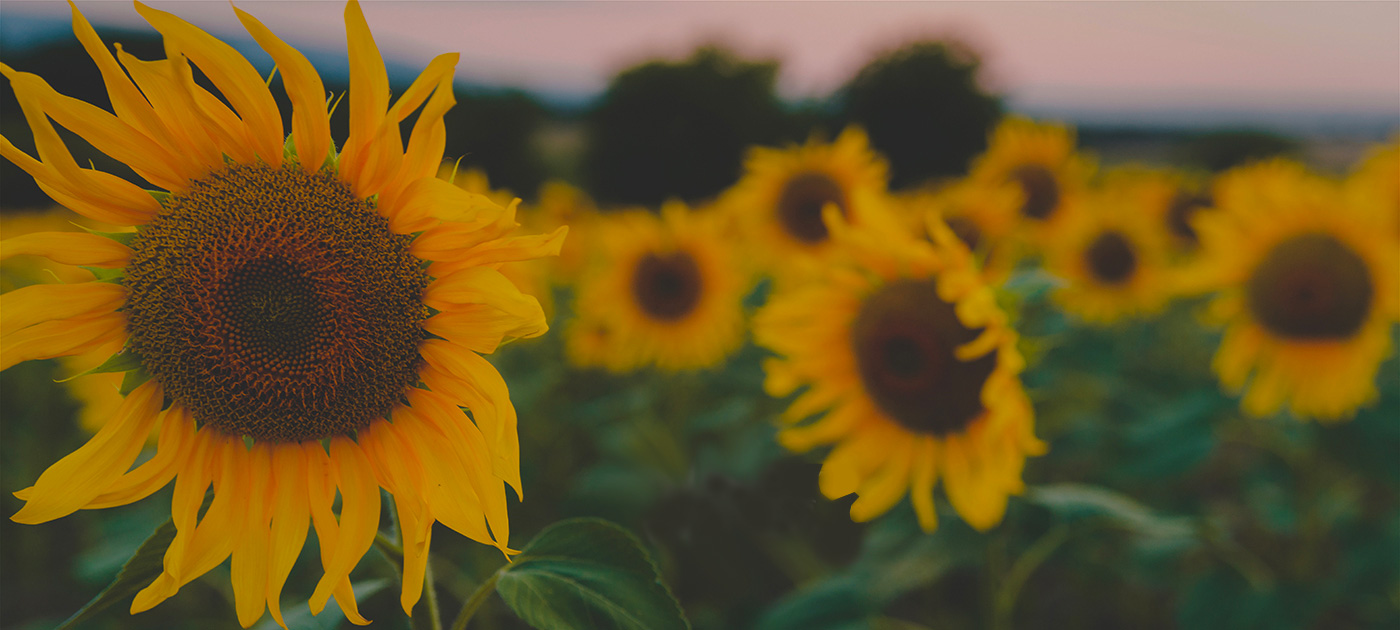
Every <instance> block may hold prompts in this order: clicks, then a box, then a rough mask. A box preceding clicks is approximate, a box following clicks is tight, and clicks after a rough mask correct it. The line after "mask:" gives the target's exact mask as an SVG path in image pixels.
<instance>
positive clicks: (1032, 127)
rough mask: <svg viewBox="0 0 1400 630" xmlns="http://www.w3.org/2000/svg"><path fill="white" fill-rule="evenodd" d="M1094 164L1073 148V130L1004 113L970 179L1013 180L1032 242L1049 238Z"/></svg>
mask: <svg viewBox="0 0 1400 630" xmlns="http://www.w3.org/2000/svg"><path fill="white" fill-rule="evenodd" d="M1093 168H1094V167H1093V163H1092V161H1090V160H1089V159H1087V158H1086V157H1084V156H1082V155H1081V154H1080V153H1079V152H1078V151H1076V150H1075V140H1074V131H1073V130H1071V129H1069V128H1068V127H1064V126H1061V125H1055V124H1050V123H1037V122H1035V121H1033V120H1030V119H1028V118H1020V117H1009V118H1006V119H1005V120H1003V121H1002V122H1001V124H999V125H997V128H996V129H994V130H993V131H992V134H991V138H990V139H989V140H988V143H987V151H986V152H985V153H983V154H982V155H981V156H979V157H978V158H977V160H976V161H975V162H974V163H973V166H972V170H971V173H969V177H970V178H971V179H972V180H974V181H977V182H982V183H983V184H984V185H998V184H1004V183H1008V182H1009V183H1012V184H1015V186H1016V188H1018V189H1020V192H1021V195H1020V201H1019V203H1018V209H1019V211H1020V217H1021V227H1022V230H1023V231H1024V232H1027V234H1025V236H1027V237H1029V238H1030V239H1031V240H1032V241H1034V242H1035V243H1036V244H1045V243H1047V242H1049V241H1051V240H1053V239H1054V237H1055V236H1056V232H1057V228H1058V227H1059V226H1060V225H1061V224H1062V223H1063V222H1064V219H1065V214H1066V212H1064V210H1065V209H1066V208H1068V207H1070V206H1071V204H1072V202H1073V200H1074V199H1075V197H1077V196H1078V195H1080V194H1081V193H1082V192H1083V190H1084V188H1085V185H1086V182H1087V181H1088V179H1089V177H1090V175H1091V174H1092V172H1093Z"/></svg>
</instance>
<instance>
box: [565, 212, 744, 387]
mask: <svg viewBox="0 0 1400 630" xmlns="http://www.w3.org/2000/svg"><path fill="white" fill-rule="evenodd" d="M661 215H662V216H661V217H660V218H658V217H657V216H656V215H655V214H652V213H651V212H647V211H645V210H632V211H627V212H622V213H618V214H612V215H607V216H605V217H603V218H602V219H601V220H600V222H599V223H598V225H597V226H596V230H597V231H596V232H595V238H596V241H595V243H594V245H593V247H595V248H597V251H598V253H599V255H600V256H602V258H601V259H600V260H599V263H598V264H597V265H595V266H594V267H592V268H591V269H590V270H589V271H588V272H587V274H588V275H586V276H585V277H584V278H583V279H581V280H580V281H579V284H578V293H577V300H576V308H575V319H574V321H573V322H572V323H571V324H570V326H569V330H568V331H567V334H568V341H567V342H566V343H567V350H568V354H569V359H570V360H571V361H572V362H574V363H575V364H577V365H583V366H602V367H605V368H607V369H609V370H612V371H615V372H626V371H631V370H636V369H638V368H641V367H644V366H647V365H655V366H656V367H659V368H661V369H664V370H687V369H695V368H703V367H709V366H713V365H715V364H717V363H719V362H720V361H722V360H724V358H725V357H727V356H729V354H730V353H731V352H733V351H734V350H735V349H737V348H738V347H739V345H740V344H741V343H742V342H743V339H744V312H743V299H744V295H745V293H747V291H748V288H749V282H748V277H747V274H745V273H743V271H742V270H741V268H740V267H738V261H737V260H736V257H735V253H734V252H733V250H732V248H731V247H730V245H729V244H728V243H727V242H726V241H725V240H724V239H723V238H722V236H721V228H722V225H721V222H720V220H721V218H722V217H719V216H718V215H716V214H715V213H713V212H691V211H689V210H687V209H686V207H685V206H684V205H683V204H680V203H672V204H668V205H667V206H665V207H663V208H662V210H661Z"/></svg>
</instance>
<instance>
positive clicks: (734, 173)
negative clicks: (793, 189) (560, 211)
mask: <svg viewBox="0 0 1400 630" xmlns="http://www.w3.org/2000/svg"><path fill="white" fill-rule="evenodd" d="M777 74H778V64H777V62H772V61H757V62H755V61H745V60H742V59H739V58H738V57H736V56H734V55H733V54H732V53H729V52H727V51H725V50H723V49H720V48H715V47H706V48H701V49H699V50H697V51H695V54H693V55H692V56H691V57H690V58H689V59H686V60H684V61H681V62H677V63H671V62H665V61H651V62H647V63H644V64H642V65H640V66H637V67H634V68H631V69H628V70H624V71H622V72H621V73H620V74H618V75H617V76H616V77H614V79H613V81H612V83H611V85H609V86H608V89H607V91H606V92H605V93H604V94H603V96H602V98H601V100H600V101H599V102H598V104H597V106H596V107H595V108H594V109H593V111H592V112H591V113H590V114H589V116H588V129H589V144H588V150H587V155H586V158H585V161H584V165H585V169H586V172H585V176H586V177H587V179H588V180H589V182H590V184H591V187H592V192H593V194H594V196H595V197H596V198H597V199H598V200H599V201H602V202H605V203H618V204H645V205H656V204H659V203H661V202H662V201H664V200H665V199H667V198H671V197H679V198H681V199H684V200H687V201H695V200H700V199H704V198H707V197H711V196H713V195H715V194H717V193H718V192H719V191H721V190H723V189H724V188H725V187H727V186H729V185H730V184H732V183H733V182H734V180H735V179H736V178H737V177H738V175H739V172H740V168H741V166H742V160H743V157H744V153H745V151H747V150H748V148H749V146H750V145H755V144H759V145H764V144H773V143H775V142H778V141H779V140H782V139H784V138H785V137H787V136H788V135H789V134H785V133H784V132H783V128H784V125H785V121H784V113H783V109H782V106H781V104H780V103H779V102H778V99H777V96H776V95H775V94H774V92H773V87H774V83H775V81H776V79H777Z"/></svg>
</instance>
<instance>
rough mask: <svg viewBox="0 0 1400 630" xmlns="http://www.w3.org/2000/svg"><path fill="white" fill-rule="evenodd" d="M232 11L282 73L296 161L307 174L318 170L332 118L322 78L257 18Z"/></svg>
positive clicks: (322, 158)
mask: <svg viewBox="0 0 1400 630" xmlns="http://www.w3.org/2000/svg"><path fill="white" fill-rule="evenodd" d="M233 10H234V11H235V12H236V13H237V14H238V20H239V21H241V22H243V27H244V28H246V29H248V33H249V34H251V35H252V36H253V39H254V40H256V41H257V42H258V45H259V46H262V49H263V50H265V51H267V54H269V55H271V56H272V60H273V61H274V62H275V63H276V64H277V70H278V71H279V72H281V73H282V85H283V86H285V88H286V90H287V97H288V98H290V99H291V101H292V139H293V140H294V141H295V142H296V147H297V159H298V160H300V161H301V166H302V168H304V169H306V172H308V173H315V172H316V171H319V170H320V169H321V164H322V163H323V162H325V160H326V152H327V151H329V150H330V144H331V119H330V114H328V113H327V112H326V88H325V87H324V86H323V85H322V84H321V75H319V74H316V69H315V68H314V67H312V66H311V62H309V61H307V60H306V56H305V55H303V54H301V53H300V52H298V51H297V49H295V48H292V47H291V46H288V45H287V43H286V42H284V41H282V40H281V39H279V38H278V37H277V36H276V35H273V34H272V31H270V30H268V29H267V27H266V26H263V24H262V22H259V21H258V19H257V18H255V17H253V16H251V15H248V14H247V13H244V12H243V11H242V10H240V9H239V8H238V7H234V8H233Z"/></svg>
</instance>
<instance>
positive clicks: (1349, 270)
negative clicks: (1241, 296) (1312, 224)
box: [1246, 234, 1373, 340]
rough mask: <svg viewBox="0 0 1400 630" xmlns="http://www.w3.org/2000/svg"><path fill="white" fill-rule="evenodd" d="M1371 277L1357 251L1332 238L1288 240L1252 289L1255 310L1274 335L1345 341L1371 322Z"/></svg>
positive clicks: (1253, 281)
mask: <svg viewBox="0 0 1400 630" xmlns="http://www.w3.org/2000/svg"><path fill="white" fill-rule="evenodd" d="M1372 292H1373V289H1372V285H1371V272H1370V270H1369V269H1368V268H1367V267H1366V262H1365V261H1364V260H1362V259H1361V257H1360V256H1358V255H1357V254H1356V252H1354V251H1352V250H1351V249H1350V248H1348V247H1347V246H1346V245H1344V244H1343V243H1342V242H1341V241H1338V240H1337V239H1336V238H1335V237H1333V236H1331V235H1328V234H1304V235H1301V236H1295V237H1293V238H1291V239H1289V240H1286V241H1283V242H1282V243H1279V244H1278V245H1275V246H1274V248H1273V249H1272V250H1271V251H1270V252H1269V253H1268V254H1267V255H1266V256H1264V259H1263V260H1262V261H1260V263H1259V266H1258V267H1256V268H1255V269H1254V274H1253V275H1252V276H1251V277H1250V278H1249V283H1248V284H1247V285H1246V296H1247V298H1248V300H1249V309H1250V310H1251V311H1253V313H1254V317H1255V319H1256V320H1258V321H1259V323H1260V324H1262V325H1263V326H1264V327H1265V328H1267V329H1268V330H1269V331H1270V332H1272V333H1274V334H1276V335H1279V336H1281V337H1291V338H1295V339H1304V340H1328V339H1345V338H1347V337H1350V336H1352V335H1353V334H1355V333H1356V331H1357V330H1358V329H1360V328H1361V325H1362V323H1364V322H1365V321H1366V316H1367V314H1368V313H1369V312H1370V308H1371V300H1372Z"/></svg>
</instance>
